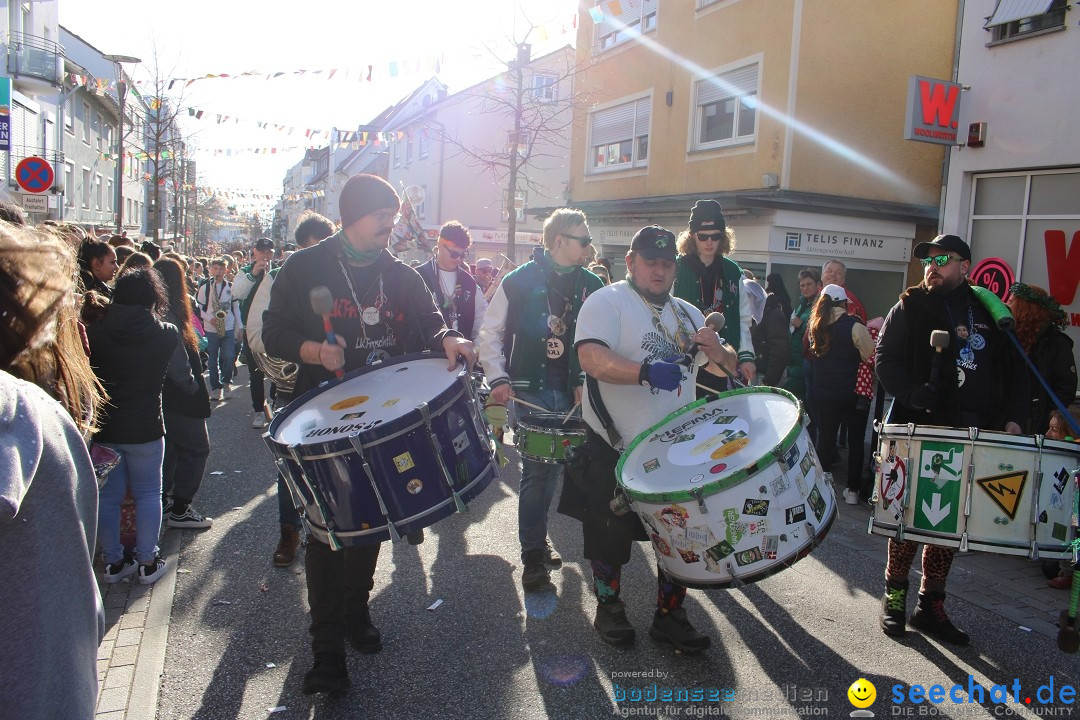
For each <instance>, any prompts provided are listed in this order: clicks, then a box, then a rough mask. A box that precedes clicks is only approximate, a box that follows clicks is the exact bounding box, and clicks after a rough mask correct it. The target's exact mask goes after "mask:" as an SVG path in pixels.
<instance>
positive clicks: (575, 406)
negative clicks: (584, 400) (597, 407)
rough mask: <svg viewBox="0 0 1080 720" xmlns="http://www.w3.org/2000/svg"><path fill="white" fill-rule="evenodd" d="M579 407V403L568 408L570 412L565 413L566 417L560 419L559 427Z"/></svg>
mask: <svg viewBox="0 0 1080 720" xmlns="http://www.w3.org/2000/svg"><path fill="white" fill-rule="evenodd" d="M579 407H581V403H574V407H572V408H570V412H568V413H566V417H564V418H563V419H562V422H561V423H559V424H560V425H565V424H566V421H567V420H569V419H570V416H571V415H573V414H574V411H575V410H577V409H578V408H579Z"/></svg>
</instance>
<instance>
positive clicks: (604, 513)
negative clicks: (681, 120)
mask: <svg viewBox="0 0 1080 720" xmlns="http://www.w3.org/2000/svg"><path fill="white" fill-rule="evenodd" d="M675 244H676V239H675V234H674V233H672V232H670V231H669V230H666V229H664V228H662V227H659V226H656V225H652V226H649V227H645V228H642V229H641V230H639V231H638V233H637V234H636V235H635V236H634V239H633V241H632V242H631V245H630V252H629V253H627V255H626V266H627V279H626V280H625V281H623V282H617V283H614V284H612V285H609V286H607V287H605V288H603V289H602V290H599V291H597V292H596V293H594V294H593V295H591V296H590V297H589V298H588V300H586V301H585V304H584V305H583V306H582V308H581V314H580V315H579V316H578V326H577V332H576V334H575V336H574V347H575V348H576V349H577V353H578V357H579V358H580V359H581V367H582V368H583V369H584V370H585V372H586V374H587V380H586V390H585V398H584V399H583V406H582V409H583V415H584V418H585V421H586V423H587V424H588V433H587V437H586V440H585V443H584V444H583V445H582V446H581V447H580V448H578V450H577V452H575V453H574V455H573V459H572V460H571V461H570V464H569V465H568V468H567V478H568V482H567V483H565V485H564V490H563V496H562V499H561V500H560V504H559V510H560V512H563V513H564V514H567V515H571V516H572V517H576V518H577V519H579V520H581V521H582V527H583V531H584V536H585V548H584V550H585V557H586V558H587V559H588V560H589V561H590V563H591V566H592V575H593V590H594V591H595V593H596V599H597V608H596V619H595V622H594V623H593V626H594V627H595V629H596V631H597V632H598V633H599V635H600V638H601V639H602V640H603V641H604V642H606V643H609V644H612V645H624V644H628V643H631V642H633V640H634V637H635V631H634V627H633V625H631V624H630V621H629V620H628V618H627V615H626V608H625V606H624V605H623V602H622V599H621V592H620V591H621V580H622V566H623V565H625V564H626V563H627V562H628V561H629V560H630V549H631V546H632V543H633V542H634V541H636V540H647V539H648V535H646V534H645V529H644V527H643V526H642V523H641V521H640V520H639V519H638V516H637V514H636V513H633V512H627V511H626V508H625V507H621V506H619V505H618V504H617V503H616V504H614V506H613V503H612V499H613V496H614V492H615V487H616V477H615V467H616V464H617V463H618V461H619V457H620V453H621V452H623V451H624V450H625V449H626V447H627V445H628V444H629V443H630V442H631V441H632V440H633V439H634V437H635V436H637V435H638V434H639V433H641V432H643V431H645V430H647V429H648V428H650V427H652V426H653V425H654V424H656V423H657V422H659V421H660V420H662V419H663V418H664V417H665V416H666V415H668V414H670V413H671V412H674V411H675V410H678V409H679V408H681V407H683V406H684V405H686V404H688V403H691V402H693V401H694V397H695V382H694V377H695V374H696V371H697V369H698V367H700V366H702V365H705V364H706V363H712V364H715V365H717V366H719V368H722V370H720V371H722V372H725V373H727V374H731V375H733V374H734V373H736V372H737V367H736V365H737V357H736V353H735V351H734V350H732V348H731V347H730V346H729V345H727V344H725V343H722V341H721V340H720V337H719V336H718V335H717V333H716V332H715V331H714V330H712V329H710V328H707V327H705V318H704V317H703V316H702V314H701V311H700V310H698V309H697V308H696V307H694V305H692V304H691V303H689V302H687V301H685V300H681V299H679V298H677V297H673V296H672V295H671V286H672V283H673V281H674V280H675V271H676V264H675V257H676V250H675ZM657 586H658V592H657V607H656V611H655V613H654V614H653V621H652V626H651V627H650V628H649V635H651V636H652V637H653V638H654V639H656V640H659V641H661V642H667V643H670V644H672V645H674V646H675V647H676V648H677V649H679V650H681V651H683V652H686V653H697V652H701V651H702V650H705V649H706V648H708V647H709V644H710V640H709V637H708V636H707V635H705V634H703V633H701V632H699V631H698V630H697V629H695V628H694V627H693V625H691V624H690V621H689V619H688V618H687V615H686V610H685V609H684V608H683V601H684V599H685V597H686V587H685V586H684V585H681V584H679V583H677V582H675V581H674V580H672V579H671V578H670V577H668V576H667V574H666V573H665V572H664V570H663V568H662V567H661V566H659V565H657Z"/></svg>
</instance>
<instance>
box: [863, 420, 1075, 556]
mask: <svg viewBox="0 0 1080 720" xmlns="http://www.w3.org/2000/svg"><path fill="white" fill-rule="evenodd" d="M879 448H880V449H879V453H878V456H879V465H880V470H879V472H878V477H877V482H876V483H875V492H874V512H873V515H872V517H871V518H870V526H869V531H870V532H871V533H874V534H876V535H886V536H888V537H893V538H896V539H898V540H914V541H916V542H921V543H927V544H929V545H941V546H944V547H953V548H958V549H960V550H961V551H962V552H966V551H968V550H980V551H982V552H989V553H998V554H1001V555H1027V556H1028V557H1030V558H1031V559H1033V560H1037V559H1039V558H1071V557H1072V551H1071V550H1070V549H1069V544H1070V543H1071V542H1072V540H1073V539H1074V537H1075V530H1074V529H1073V528H1072V527H1071V522H1070V519H1069V516H1070V513H1071V508H1072V502H1073V493H1075V492H1076V484H1075V483H1074V482H1072V481H1071V478H1072V476H1073V475H1074V474H1075V473H1076V471H1077V468H1078V466H1080V449H1078V448H1077V446H1076V445H1074V444H1072V443H1067V442H1061V441H1057V440H1046V439H1045V438H1042V437H1041V436H1035V437H1028V436H1024V435H1009V434H1007V433H1002V432H989V431H985V430H978V429H977V428H970V429H969V428H943V427H930V426H925V427H920V426H917V425H914V424H911V425H884V426H882V428H881V444H880V446H879Z"/></svg>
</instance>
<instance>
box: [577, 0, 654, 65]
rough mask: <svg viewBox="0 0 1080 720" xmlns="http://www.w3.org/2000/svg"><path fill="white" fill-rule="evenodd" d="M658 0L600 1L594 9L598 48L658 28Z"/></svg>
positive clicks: (606, 46) (598, 50) (600, 49)
mask: <svg viewBox="0 0 1080 720" xmlns="http://www.w3.org/2000/svg"><path fill="white" fill-rule="evenodd" d="M657 4H658V0H642V1H641V2H638V3H633V4H631V3H630V2H626V1H625V0H624V2H600V0H597V2H596V7H595V8H594V9H593V13H592V14H593V18H594V19H596V18H599V21H598V22H597V23H596V32H595V35H594V37H595V38H596V50H597V52H601V51H603V50H607V49H608V48H611V47H615V46H616V45H618V44H620V43H622V42H625V41H626V40H629V39H630V38H635V37H637V36H638V35H641V34H643V33H647V32H650V31H652V30H655V29H656V6H657Z"/></svg>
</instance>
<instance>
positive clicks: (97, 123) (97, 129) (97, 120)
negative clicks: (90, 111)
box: [91, 112, 101, 152]
mask: <svg viewBox="0 0 1080 720" xmlns="http://www.w3.org/2000/svg"><path fill="white" fill-rule="evenodd" d="M91 130H92V131H93V135H94V144H95V145H96V146H97V150H98V152H101V113H99V112H95V113H94V124H93V126H92V128H91Z"/></svg>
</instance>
